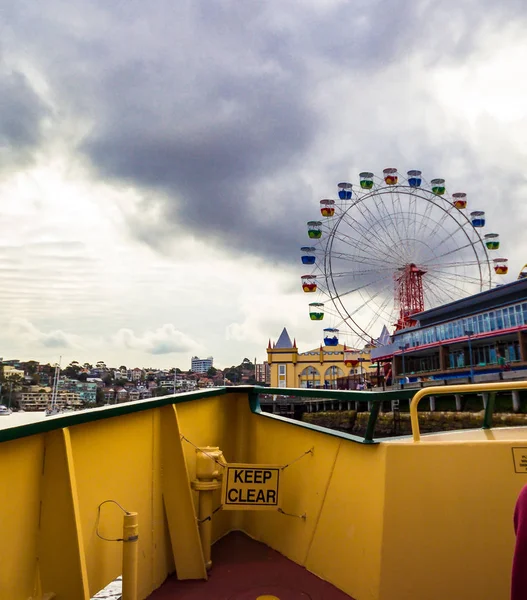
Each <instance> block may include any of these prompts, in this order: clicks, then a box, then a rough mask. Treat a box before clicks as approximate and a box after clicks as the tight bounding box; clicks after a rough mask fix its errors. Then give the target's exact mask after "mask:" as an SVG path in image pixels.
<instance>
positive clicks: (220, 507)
mask: <svg viewBox="0 0 527 600" xmlns="http://www.w3.org/2000/svg"><path fill="white" fill-rule="evenodd" d="M180 439H181V440H185V442H187V443H188V444H190V445H191V446H193V447H194V448H196V450H199V451H200V452H202V453H203V454H204V455H205V456H208V457H209V458H210V459H211V460H213V461H214V462H215V463H216V464H218V465H220V467H223V468H225V467H226V466H228V465H226V464H224V463H222V462H220V461H219V460H218V459H217V458H215V457H214V456H212V454H208V453H207V452H205V451H204V450H202V449H201V448H200V447H199V446H196V444H194V443H193V442H191V441H190V440H189V439H188V438H186V437H185V436H184V435H183V434H180ZM314 452H315V447H314V446H313V447H312V448H310V449H309V450H306V451H305V452H303V453H302V454H301V455H300V456H297V457H296V458H295V459H293V460H292V461H291V462H289V463H287V464H286V465H283V466H282V467H280V471H284V470H285V469H287V467H290V466H291V465H294V464H295V463H296V462H298V461H299V460H301V459H302V458H304V456H307V455H308V454H311V455H313V454H314ZM107 502H108V500H107ZM222 508H223V504H220V505H219V506H218V507H217V508H215V509H214V510H213V511H212V513H211V514H210V515H209V516H208V517H205V518H204V519H197V522H198V525H200V524H201V523H205V521H211V520H212V516H213V515H215V514H216V513H217V512H218V511H219V510H221V509H222ZM278 512H279V513H282V514H283V515H286V516H288V517H297V518H298V519H303V520H304V521H305V520H306V519H307V515H306V513H304V514H303V515H295V514H292V513H287V512H285V511H283V510H282V509H281V508H279V509H278ZM97 535H99V534H97ZM99 537H100V536H99ZM103 539H104V538H103ZM109 541H121V540H109Z"/></svg>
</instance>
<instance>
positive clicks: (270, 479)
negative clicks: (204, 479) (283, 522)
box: [222, 464, 281, 510]
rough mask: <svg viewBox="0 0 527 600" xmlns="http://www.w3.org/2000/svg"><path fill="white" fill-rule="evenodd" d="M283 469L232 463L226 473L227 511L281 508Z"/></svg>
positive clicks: (272, 466)
mask: <svg viewBox="0 0 527 600" xmlns="http://www.w3.org/2000/svg"><path fill="white" fill-rule="evenodd" d="M280 471H281V467H278V466H276V465H245V464H228V465H227V466H226V468H225V471H224V474H223V489H222V500H223V510H277V509H278V508H279V507H280V496H279V488H280Z"/></svg>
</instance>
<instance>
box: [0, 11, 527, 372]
mask: <svg viewBox="0 0 527 600" xmlns="http://www.w3.org/2000/svg"><path fill="white" fill-rule="evenodd" d="M526 20H527V5H526V4H525V2H524V1H523V0H510V1H509V2H507V3H497V2H490V1H489V0H479V1H478V2H476V1H472V0H470V1H466V2H459V1H457V0H444V1H442V2H431V1H429V0H426V1H425V0H412V1H410V0H396V1H392V2H388V1H387V0H355V1H353V0H348V1H345V0H302V1H300V0H295V1H293V0H268V1H264V2H262V1H258V2H257V1H255V0H237V1H235V0H224V1H222V2H214V1H213V0H208V1H205V0H178V1H177V2H175V1H173V0H152V1H151V2H149V3H145V2H139V1H137V0H114V1H107V0H68V1H66V0H47V2H34V1H32V0H0V26H1V28H0V32H1V35H0V193H1V196H0V198H1V201H0V227H1V232H2V237H1V239H0V322H1V323H2V328H1V337H0V356H4V357H5V358H7V357H13V358H21V359H29V358H35V359H38V360H45V361H48V360H49V361H53V360H57V359H58V357H59V355H62V356H63V362H66V363H67V362H69V361H70V360H74V359H77V360H79V361H82V362H84V361H91V362H94V361H97V360H104V361H105V362H107V363H111V364H116V365H119V364H123V363H124V364H127V365H129V366H135V365H144V366H146V365H151V366H159V367H165V366H166V367H169V366H174V365H177V366H180V367H182V368H189V366H190V357H191V356H192V355H194V354H198V355H200V356H208V355H212V356H214V359H215V364H216V365H217V366H220V367H222V366H227V365H231V364H238V363H239V362H240V361H241V360H242V359H243V358H244V357H250V358H251V359H252V358H254V357H257V358H258V360H259V361H260V360H263V359H264V358H265V347H266V346H267V340H268V338H271V339H276V338H277V337H278V335H279V334H280V331H281V329H282V328H283V327H284V326H287V328H288V330H289V332H290V334H291V336H292V337H293V336H296V338H297V341H298V343H299V345H300V348H301V349H305V350H307V349H309V348H310V347H312V346H316V345H318V344H319V343H320V339H321V327H320V325H317V324H313V323H311V322H310V321H309V320H308V316H307V308H306V306H307V301H306V297H305V295H303V293H302V291H301V288H300V281H299V276H300V274H302V273H301V271H302V269H301V266H300V264H299V260H298V255H299V252H298V249H299V246H300V245H303V244H305V243H306V242H307V238H306V233H305V223H306V221H307V220H309V219H311V218H316V217H317V214H318V201H319V199H320V198H324V197H327V196H329V197H331V196H332V195H334V193H335V183H336V182H338V181H342V180H351V181H357V175H358V173H359V172H360V171H362V170H372V171H374V172H376V173H379V172H381V171H382V169H383V168H384V167H386V166H395V167H398V168H399V169H400V170H401V171H406V170H407V169H410V168H420V169H422V170H423V173H425V174H426V175H428V176H429V177H433V176H442V177H444V178H445V179H447V185H448V187H449V188H451V187H452V189H453V188H454V187H455V188H457V189H462V190H464V191H466V192H467V194H468V195H469V198H470V199H473V200H474V201H476V200H477V204H478V206H477V208H481V209H483V210H486V211H487V218H488V221H489V222H492V229H495V230H497V231H499V232H500V233H501V234H502V240H503V252H504V253H505V255H506V256H508V258H509V264H510V267H511V272H513V273H514V276H513V277H512V278H513V279H514V278H515V274H516V273H517V272H518V271H519V269H520V268H521V267H522V266H523V264H524V263H526V262H527V238H526V236H525V231H526V227H527V203H526V202H525V199H526V198H527V181H526V165H527V160H526V159H527V156H526V155H527V119H526V110H527V109H526V106H527V79H526V78H525V76H524V72H525V65H526V64H527V38H526V37H525V30H526V26H527V23H526Z"/></svg>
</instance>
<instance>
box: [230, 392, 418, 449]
mask: <svg viewBox="0 0 527 600" xmlns="http://www.w3.org/2000/svg"><path fill="white" fill-rule="evenodd" d="M237 389H240V388H237ZM242 389H244V390H245V391H246V392H247V393H248V394H249V401H250V403H251V410H252V412H253V413H256V414H262V415H265V416H266V417H271V418H274V419H284V420H287V421H288V422H293V423H298V424H301V425H302V426H303V427H308V428H310V429H313V430H318V431H324V433H328V432H331V433H332V435H339V436H340V437H345V438H346V439H349V440H352V441H354V442H357V443H361V444H376V443H378V442H376V441H375V439H374V434H375V425H376V423H377V418H378V416H379V412H380V409H381V403H382V402H391V401H393V400H411V399H412V398H413V397H414V395H415V393H416V390H404V389H403V390H395V391H384V392H370V391H364V392H362V391H361V392H359V391H355V390H326V389H321V390H316V389H310V388H268V387H260V386H250V387H249V386H248V387H247V388H242ZM260 394H267V395H273V396H274V395H276V396H287V397H289V398H320V400H323V401H324V400H325V401H327V400H337V401H342V402H371V410H370V416H369V418H368V424H367V426H366V432H365V434H364V437H360V436H357V435H353V434H348V433H342V432H338V431H333V430H329V429H327V428H325V427H319V426H318V425H312V424H311V423H305V422H303V421H302V422H301V421H295V420H291V419H288V418H287V417H282V416H280V415H275V414H273V413H267V412H264V411H262V409H261V406H260V400H259V395H260Z"/></svg>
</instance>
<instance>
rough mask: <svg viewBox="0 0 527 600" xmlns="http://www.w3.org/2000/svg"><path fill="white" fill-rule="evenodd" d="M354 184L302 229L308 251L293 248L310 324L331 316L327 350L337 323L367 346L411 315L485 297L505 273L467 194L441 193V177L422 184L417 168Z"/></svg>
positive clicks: (324, 203) (494, 238)
mask: <svg viewBox="0 0 527 600" xmlns="http://www.w3.org/2000/svg"><path fill="white" fill-rule="evenodd" d="M359 177H360V182H359V185H358V186H354V185H353V184H352V183H349V182H342V183H339V184H338V186H337V190H338V198H337V199H332V198H325V199H323V200H321V201H320V214H321V216H322V219H320V218H319V219H320V220H316V221H315V220H314V221H309V222H308V223H307V226H308V236H309V240H310V242H311V244H312V245H310V246H303V247H302V248H301V252H302V255H301V260H302V264H303V265H311V267H312V271H311V273H308V274H304V275H302V277H301V280H302V289H303V291H304V292H306V293H310V294H317V296H316V297H315V298H314V300H313V301H312V302H310V304H309V315H310V318H311V320H313V321H321V320H323V319H324V315H328V316H329V317H330V319H329V320H330V321H331V322H330V324H329V325H331V326H329V327H327V328H326V329H325V330H324V343H325V344H326V345H337V344H338V338H339V327H341V326H343V325H344V330H345V331H346V332H347V333H349V334H351V335H352V337H353V339H354V341H355V342H366V343H372V342H373V340H374V338H375V336H376V335H378V334H379V333H380V332H381V330H382V329H383V326H386V328H387V330H388V331H389V332H391V331H393V330H394V329H395V330H399V329H404V328H406V327H410V326H412V325H414V324H415V323H416V321H415V319H413V315H415V314H416V313H419V312H421V311H423V310H426V309H429V308H433V307H436V306H439V305H441V304H445V303H448V302H452V301H454V300H457V299H460V298H464V297H466V296H469V295H471V294H475V293H477V292H481V291H483V290H485V289H490V288H491V287H492V286H493V284H494V279H495V276H496V275H505V274H506V273H507V272H508V265H507V259H506V258H501V257H499V256H496V251H497V250H499V248H500V239H499V235H498V234H497V233H485V228H486V218H485V212H484V211H482V210H471V207H469V202H468V199H467V195H466V193H464V192H455V193H453V194H449V193H448V192H447V189H446V184H445V180H444V179H442V178H435V179H432V180H431V181H429V182H427V181H426V180H425V179H424V178H423V176H422V173H421V171H418V170H411V171H408V172H407V175H406V177H404V176H401V175H400V174H399V173H398V172H397V169H395V168H387V169H384V171H383V174H382V177H376V176H375V175H374V174H373V173H371V172H366V171H365V172H362V173H360V175H359ZM311 298H313V296H311ZM328 301H329V302H328Z"/></svg>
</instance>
